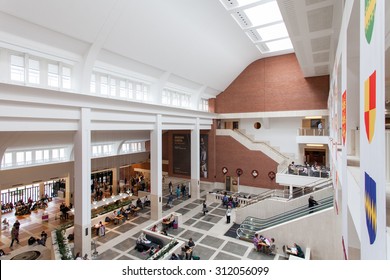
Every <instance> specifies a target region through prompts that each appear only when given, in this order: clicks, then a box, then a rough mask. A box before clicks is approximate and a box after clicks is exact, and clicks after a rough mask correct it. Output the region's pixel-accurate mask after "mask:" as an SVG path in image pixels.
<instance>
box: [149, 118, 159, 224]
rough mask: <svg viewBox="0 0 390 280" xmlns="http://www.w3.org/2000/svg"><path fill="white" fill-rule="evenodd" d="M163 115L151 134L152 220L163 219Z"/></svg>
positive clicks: (157, 119)
mask: <svg viewBox="0 0 390 280" xmlns="http://www.w3.org/2000/svg"><path fill="white" fill-rule="evenodd" d="M161 127H162V125H161V115H157V117H156V125H155V128H154V129H153V130H152V131H151V132H150V184H151V189H150V196H151V197H150V203H151V215H150V216H151V219H152V220H159V219H161V218H162V129H161Z"/></svg>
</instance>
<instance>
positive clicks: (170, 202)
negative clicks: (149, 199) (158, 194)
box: [167, 193, 173, 207]
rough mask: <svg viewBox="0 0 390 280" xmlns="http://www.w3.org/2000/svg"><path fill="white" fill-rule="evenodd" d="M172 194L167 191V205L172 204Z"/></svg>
mask: <svg viewBox="0 0 390 280" xmlns="http://www.w3.org/2000/svg"><path fill="white" fill-rule="evenodd" d="M172 203H173V194H172V193H169V197H168V201H167V206H169V207H172V206H173V204H172Z"/></svg>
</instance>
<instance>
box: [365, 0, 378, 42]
mask: <svg viewBox="0 0 390 280" xmlns="http://www.w3.org/2000/svg"><path fill="white" fill-rule="evenodd" d="M365 1H366V2H365V4H366V5H365V11H364V33H365V34H366V40H367V43H369V44H370V43H371V38H372V31H373V30H374V22H375V9H376V0H365Z"/></svg>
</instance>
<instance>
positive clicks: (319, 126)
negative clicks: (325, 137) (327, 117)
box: [317, 121, 322, 135]
mask: <svg viewBox="0 0 390 280" xmlns="http://www.w3.org/2000/svg"><path fill="white" fill-rule="evenodd" d="M317 128H318V135H321V134H322V122H321V121H318V125H317Z"/></svg>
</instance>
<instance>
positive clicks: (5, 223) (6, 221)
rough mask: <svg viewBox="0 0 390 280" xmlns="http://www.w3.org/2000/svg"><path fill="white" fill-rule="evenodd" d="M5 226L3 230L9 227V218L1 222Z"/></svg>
mask: <svg viewBox="0 0 390 280" xmlns="http://www.w3.org/2000/svg"><path fill="white" fill-rule="evenodd" d="M1 223H2V224H3V229H6V228H8V227H9V222H8V220H7V218H4V220H3V221H2V222H1Z"/></svg>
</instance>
